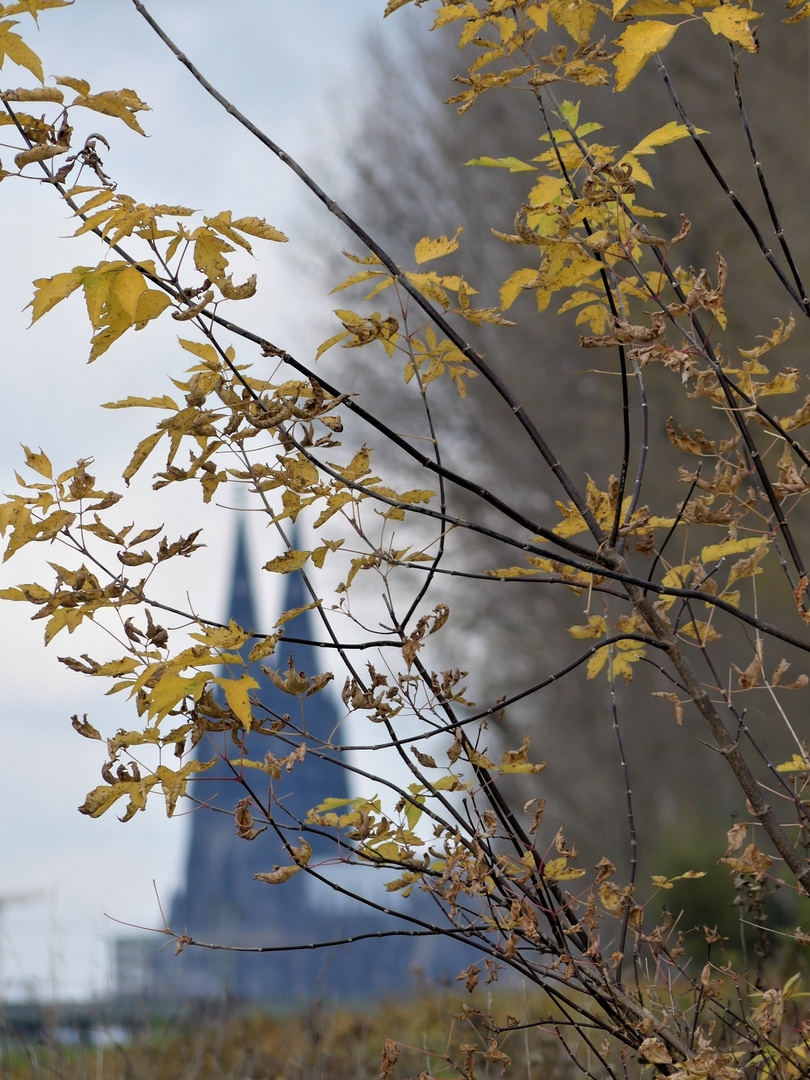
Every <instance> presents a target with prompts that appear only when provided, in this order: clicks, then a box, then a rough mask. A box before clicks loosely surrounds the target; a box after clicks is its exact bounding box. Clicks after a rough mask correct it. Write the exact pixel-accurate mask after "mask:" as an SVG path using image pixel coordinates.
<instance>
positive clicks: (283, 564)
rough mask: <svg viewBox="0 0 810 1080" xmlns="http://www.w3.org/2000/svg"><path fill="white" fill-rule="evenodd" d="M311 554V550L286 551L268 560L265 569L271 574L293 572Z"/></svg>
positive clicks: (302, 564)
mask: <svg viewBox="0 0 810 1080" xmlns="http://www.w3.org/2000/svg"><path fill="white" fill-rule="evenodd" d="M311 554H312V552H311V551H295V550H290V551H285V552H284V554H283V555H278V556H277V557H276V558H275V559H271V560H270V561H269V562H266V563H265V564H264V569H265V570H269V571H270V573H271V574H291V573H292V572H293V571H294V570H300V569H301V567H302V566H304V565H305V563H306V561H307V559H308V558H309V557H310V555H311Z"/></svg>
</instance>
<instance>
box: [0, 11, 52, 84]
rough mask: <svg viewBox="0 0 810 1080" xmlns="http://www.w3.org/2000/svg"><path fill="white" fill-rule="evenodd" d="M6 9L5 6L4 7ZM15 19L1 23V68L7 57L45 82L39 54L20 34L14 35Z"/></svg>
mask: <svg viewBox="0 0 810 1080" xmlns="http://www.w3.org/2000/svg"><path fill="white" fill-rule="evenodd" d="M4 9H5V5H4ZM16 25H17V22H16V20H14V19H8V20H6V21H4V22H0V67H2V66H3V61H4V60H5V59H6V57H8V58H9V60H11V61H12V63H14V64H17V66H18V67H24V68H27V69H28V70H29V71H30V72H31V74H32V75H33V76H34V77H35V78H37V79H39V81H40V82H44V81H45V80H44V79H43V75H42V62H41V61H40V59H39V57H38V56H37V54H36V53H35V52H34V51H33V50H32V49H29V47H28V46H27V45H26V44H25V42H24V41H23V39H22V38H21V37H20V35H19V34H14V33H12V30H11V28H12V26H16Z"/></svg>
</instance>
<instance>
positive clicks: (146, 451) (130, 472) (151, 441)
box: [121, 431, 165, 484]
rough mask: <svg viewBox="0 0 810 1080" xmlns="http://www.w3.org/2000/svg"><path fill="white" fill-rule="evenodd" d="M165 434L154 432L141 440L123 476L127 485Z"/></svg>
mask: <svg viewBox="0 0 810 1080" xmlns="http://www.w3.org/2000/svg"><path fill="white" fill-rule="evenodd" d="M164 434H165V432H163V431H154V432H153V433H152V434H151V435H147V436H146V438H145V439H141V441H140V442H139V443H138V445H137V446H136V447H135V453H134V454H133V455H132V458H131V460H130V462H129V465H127V467H126V468H125V469H124V471H123V473H122V474H121V475H122V476H123V478H124V479H125V480H126V482H127V484H129V482H130V480H131V479H132V477H133V476H134V475H135V473H136V472H137V471H138V469H140V467H141V465H143V463H144V462H145V461H146V459H147V458H148V457H149V455H150V454H151V453H152V451H153V450H154V449H155V447H156V446H157V444H158V443H159V442H160V440H161V438H162V437H163V435H164Z"/></svg>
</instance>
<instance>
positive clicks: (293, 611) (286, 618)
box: [273, 600, 321, 626]
mask: <svg viewBox="0 0 810 1080" xmlns="http://www.w3.org/2000/svg"><path fill="white" fill-rule="evenodd" d="M320 604H321V601H320V600H314V601H313V602H312V603H311V604H304V606H303V607H297V608H290V610H289V611H285V612H284V614H283V615H282V616H281V617H280V618H278V619H276V621H275V622H274V623H273V625H274V626H283V625H284V624H285V623H288V622H290V620H291V619H294V618H295V617H296V616H297V615H301V614H303V612H305V611H312V609H313V608H316V607H320Z"/></svg>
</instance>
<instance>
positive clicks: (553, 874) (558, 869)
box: [543, 858, 586, 881]
mask: <svg viewBox="0 0 810 1080" xmlns="http://www.w3.org/2000/svg"><path fill="white" fill-rule="evenodd" d="M585 873H586V871H585V870H580V869H577V868H576V867H573V866H569V865H568V859H566V858H560V859H549V861H548V862H547V863H545V864H544V865H543V877H544V878H545V879H546V881H572V880H573V879H574V878H580V877H582V876H583V875H584V874H585Z"/></svg>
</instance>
